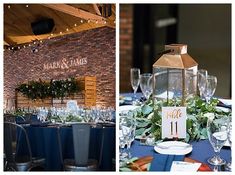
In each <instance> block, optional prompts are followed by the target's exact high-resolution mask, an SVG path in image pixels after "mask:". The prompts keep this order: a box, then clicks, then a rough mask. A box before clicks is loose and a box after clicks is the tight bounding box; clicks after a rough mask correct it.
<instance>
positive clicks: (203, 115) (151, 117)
mask: <svg viewBox="0 0 235 175" xmlns="http://www.w3.org/2000/svg"><path fill="white" fill-rule="evenodd" d="M218 103H219V100H218V99H217V98H212V99H211V101H210V102H209V103H206V102H205V101H204V100H202V99H201V98H200V97H198V96H196V97H193V98H190V99H188V100H187V102H186V107H187V134H186V135H187V137H186V139H185V141H186V142H189V141H193V140H200V139H207V138H208V137H207V131H206V124H207V119H208V117H210V116H212V115H213V116H214V115H215V117H216V118H220V117H221V116H230V115H231V110H228V111H225V110H221V109H219V108H216V106H217V104H218ZM180 104H181V101H180V100H177V99H172V100H169V101H168V102H167V101H166V100H162V101H157V102H155V104H154V103H153V100H152V98H149V100H147V101H146V102H145V103H144V105H142V106H141V107H140V108H137V109H136V110H135V112H134V113H135V117H136V137H141V136H145V135H147V134H148V133H151V134H152V135H153V136H154V138H155V140H156V141H158V140H161V139H162V138H161V107H162V106H180Z"/></svg>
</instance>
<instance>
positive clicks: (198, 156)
mask: <svg viewBox="0 0 235 175" xmlns="http://www.w3.org/2000/svg"><path fill="white" fill-rule="evenodd" d="M191 144H192V146H193V150H192V152H191V153H189V154H187V155H185V157H188V158H191V159H193V160H196V161H199V162H201V163H205V164H207V165H209V164H208V163H207V159H209V158H210V157H212V156H213V155H214V151H213V148H212V146H211V144H210V143H209V140H200V141H197V142H196V141H194V142H192V143H191ZM130 152H131V155H132V157H138V158H140V157H144V156H153V157H154V158H155V157H158V158H159V159H161V155H160V154H159V153H157V152H155V150H154V147H153V146H146V145H141V144H140V142H139V141H138V140H135V141H134V142H133V143H132V146H131V149H130ZM220 156H221V157H222V158H223V159H225V160H226V162H229V161H231V149H230V147H223V148H222V149H221V152H220ZM179 157H180V159H181V158H182V159H183V158H184V156H179ZM162 158H165V156H162ZM157 166H158V163H157V162H156V163H155V165H154V167H153V166H152V167H151V168H150V171H158V170H159V169H158V167H157ZM209 166H210V165H209ZM210 168H211V169H213V166H210ZM168 171H169V170H168Z"/></svg>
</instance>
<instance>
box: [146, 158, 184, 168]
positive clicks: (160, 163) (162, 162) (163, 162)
mask: <svg viewBox="0 0 235 175" xmlns="http://www.w3.org/2000/svg"><path fill="white" fill-rule="evenodd" d="M183 160H184V155H164V154H154V158H153V161H152V163H151V166H150V169H149V171H170V170H171V165H172V162H173V161H183Z"/></svg>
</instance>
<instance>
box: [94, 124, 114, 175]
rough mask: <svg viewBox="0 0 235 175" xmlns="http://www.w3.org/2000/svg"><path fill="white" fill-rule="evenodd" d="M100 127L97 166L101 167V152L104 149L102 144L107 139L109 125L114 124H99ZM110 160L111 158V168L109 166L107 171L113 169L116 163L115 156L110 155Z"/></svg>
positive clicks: (102, 157)
mask: <svg viewBox="0 0 235 175" xmlns="http://www.w3.org/2000/svg"><path fill="white" fill-rule="evenodd" d="M100 127H101V129H102V131H101V146H100V154H99V165H98V167H99V168H101V169H103V167H102V166H103V165H102V162H104V160H103V159H104V154H103V152H104V151H106V150H105V147H104V145H105V143H106V142H107V140H108V139H109V138H108V136H107V133H108V131H109V128H110V127H115V124H101V125H100ZM109 141H110V140H109ZM114 151H115V150H114ZM109 154H110V156H111V155H112V154H111V153H109ZM111 160H112V162H111V164H112V168H111V169H110V168H109V169H108V170H109V171H115V165H116V161H115V157H112V158H111Z"/></svg>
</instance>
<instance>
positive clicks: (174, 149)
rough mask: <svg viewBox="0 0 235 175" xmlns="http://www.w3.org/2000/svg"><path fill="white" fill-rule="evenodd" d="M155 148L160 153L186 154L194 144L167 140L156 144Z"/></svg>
mask: <svg viewBox="0 0 235 175" xmlns="http://www.w3.org/2000/svg"><path fill="white" fill-rule="evenodd" d="M154 150H155V151H156V152H158V153H160V154H168V155H185V154H188V153H190V152H191V151H192V150H193V147H192V145H190V144H187V143H185V142H179V141H165V142H161V143H158V144H157V145H156V146H154Z"/></svg>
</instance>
